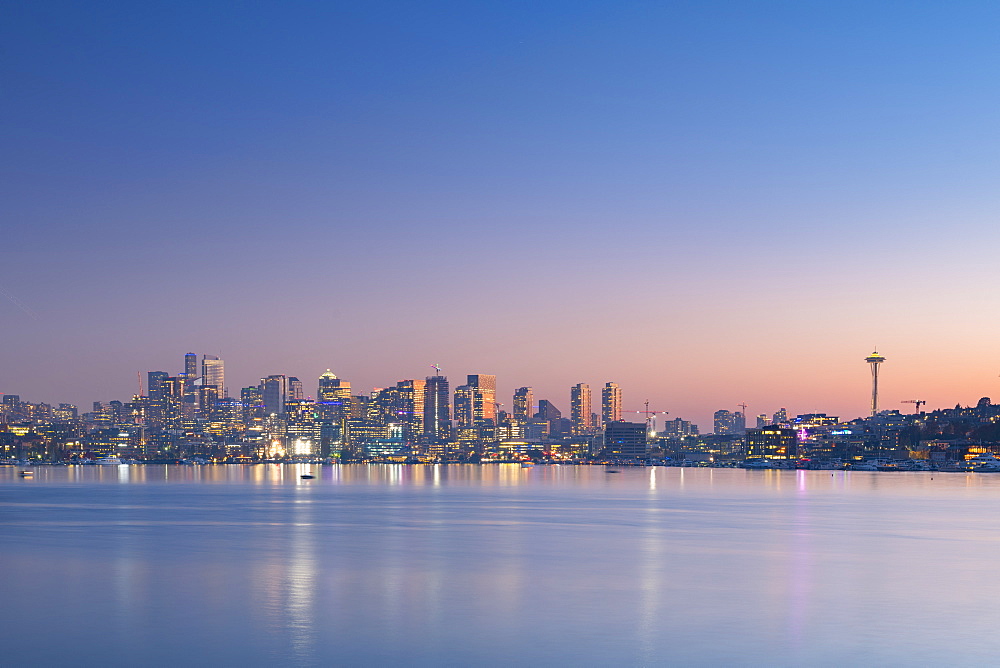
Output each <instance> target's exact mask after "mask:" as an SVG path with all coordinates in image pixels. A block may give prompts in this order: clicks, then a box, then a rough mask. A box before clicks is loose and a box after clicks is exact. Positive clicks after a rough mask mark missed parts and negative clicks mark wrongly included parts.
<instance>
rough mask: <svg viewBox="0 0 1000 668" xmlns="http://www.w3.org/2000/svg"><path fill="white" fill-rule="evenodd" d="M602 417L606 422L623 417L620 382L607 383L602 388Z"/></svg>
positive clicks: (617, 420) (616, 420)
mask: <svg viewBox="0 0 1000 668" xmlns="http://www.w3.org/2000/svg"><path fill="white" fill-rule="evenodd" d="M601 418H602V419H603V420H604V424H607V423H609V422H619V421H620V420H621V419H622V388H620V387H618V383H605V384H604V389H603V390H601Z"/></svg>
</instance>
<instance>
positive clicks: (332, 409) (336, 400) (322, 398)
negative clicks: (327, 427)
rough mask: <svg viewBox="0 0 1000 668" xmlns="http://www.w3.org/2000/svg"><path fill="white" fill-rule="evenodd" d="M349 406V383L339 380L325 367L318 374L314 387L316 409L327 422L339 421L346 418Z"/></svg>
mask: <svg viewBox="0 0 1000 668" xmlns="http://www.w3.org/2000/svg"><path fill="white" fill-rule="evenodd" d="M350 407H351V383H350V381H347V380H341V379H340V378H337V376H336V375H335V374H334V373H333V372H332V371H330V370H329V369H327V370H326V371H324V372H323V373H322V374H320V377H319V382H318V384H317V387H316V409H317V410H318V412H319V414H320V417H321V418H322V419H323V420H324V421H327V422H334V423H340V422H342V421H343V420H345V419H347V417H348V413H349V412H350Z"/></svg>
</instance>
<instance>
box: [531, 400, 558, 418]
mask: <svg viewBox="0 0 1000 668" xmlns="http://www.w3.org/2000/svg"><path fill="white" fill-rule="evenodd" d="M535 417H536V418H539V419H541V420H545V421H546V422H552V421H553V420H559V419H561V418H562V411H561V410H559V409H558V408H556V405H555V404H554V403H552V402H551V401H549V400H548V399H539V400H538V412H537V413H535Z"/></svg>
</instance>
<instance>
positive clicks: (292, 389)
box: [286, 376, 305, 401]
mask: <svg viewBox="0 0 1000 668" xmlns="http://www.w3.org/2000/svg"><path fill="white" fill-rule="evenodd" d="M303 399H305V389H304V388H303V387H302V381H301V380H299V379H298V378H296V377H295V376H289V377H288V397H287V398H286V401H302V400H303Z"/></svg>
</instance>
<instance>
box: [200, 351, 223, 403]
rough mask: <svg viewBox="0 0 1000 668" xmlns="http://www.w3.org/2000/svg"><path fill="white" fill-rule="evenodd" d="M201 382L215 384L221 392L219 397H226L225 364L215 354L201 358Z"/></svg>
mask: <svg viewBox="0 0 1000 668" xmlns="http://www.w3.org/2000/svg"><path fill="white" fill-rule="evenodd" d="M201 384H202V385H213V386H215V389H216V390H218V392H219V398H220V399H224V398H225V397H226V371H225V366H224V364H223V362H222V360H220V359H219V358H218V357H216V356H215V355H205V356H203V357H202V358H201Z"/></svg>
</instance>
